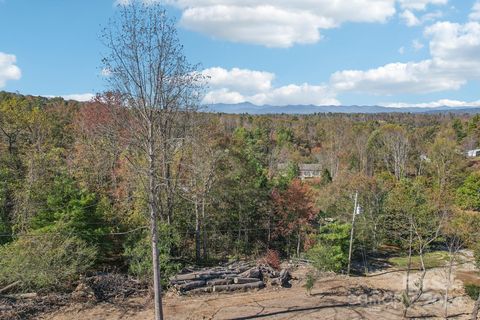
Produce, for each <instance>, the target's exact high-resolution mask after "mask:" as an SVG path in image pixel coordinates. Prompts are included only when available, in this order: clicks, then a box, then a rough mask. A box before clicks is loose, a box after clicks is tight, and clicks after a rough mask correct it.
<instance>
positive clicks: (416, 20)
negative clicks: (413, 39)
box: [399, 10, 443, 27]
mask: <svg viewBox="0 0 480 320" xmlns="http://www.w3.org/2000/svg"><path fill="white" fill-rule="evenodd" d="M399 16H400V18H401V19H402V20H403V21H404V22H405V24H406V25H407V26H408V27H416V26H420V25H422V24H424V23H426V22H431V21H434V20H437V19H439V18H441V17H442V16H443V13H442V12H441V11H434V12H428V13H426V14H424V15H422V16H420V17H417V16H416V15H415V13H413V12H412V11H411V10H405V11H403V12H402V13H401V14H400V15H399Z"/></svg>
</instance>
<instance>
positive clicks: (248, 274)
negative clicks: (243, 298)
mask: <svg viewBox="0 0 480 320" xmlns="http://www.w3.org/2000/svg"><path fill="white" fill-rule="evenodd" d="M240 277H242V278H258V279H261V277H262V272H261V271H260V269H259V268H257V267H255V268H251V269H249V270H247V271H245V272H243V273H241V274H240Z"/></svg>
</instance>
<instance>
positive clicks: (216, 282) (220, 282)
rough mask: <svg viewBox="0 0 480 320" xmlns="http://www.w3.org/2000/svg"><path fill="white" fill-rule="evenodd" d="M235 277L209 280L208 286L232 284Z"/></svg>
mask: <svg viewBox="0 0 480 320" xmlns="http://www.w3.org/2000/svg"><path fill="white" fill-rule="evenodd" d="M232 283H233V279H213V280H209V281H207V286H219V285H227V284H232Z"/></svg>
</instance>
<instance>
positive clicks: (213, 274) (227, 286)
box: [170, 262, 291, 294]
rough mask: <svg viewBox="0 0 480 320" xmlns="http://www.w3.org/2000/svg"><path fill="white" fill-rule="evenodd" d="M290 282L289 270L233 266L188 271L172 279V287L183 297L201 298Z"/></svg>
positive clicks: (259, 266)
mask: <svg viewBox="0 0 480 320" xmlns="http://www.w3.org/2000/svg"><path fill="white" fill-rule="evenodd" d="M290 280H291V276H290V273H289V272H288V271H287V270H282V271H280V272H278V271H276V270H274V269H273V268H271V267H270V266H268V265H256V266H253V265H252V264H251V263H247V262H233V263H230V264H227V265H224V266H219V267H214V268H210V269H202V270H196V271H194V270H185V272H184V273H181V274H178V275H176V276H175V277H172V278H171V279H170V285H171V286H172V288H173V289H174V290H175V291H176V292H177V293H179V294H199V293H209V292H230V291H246V290H251V289H262V288H264V287H265V285H266V284H271V285H276V286H289V281H290Z"/></svg>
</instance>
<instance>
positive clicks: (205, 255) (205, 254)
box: [202, 197, 208, 261]
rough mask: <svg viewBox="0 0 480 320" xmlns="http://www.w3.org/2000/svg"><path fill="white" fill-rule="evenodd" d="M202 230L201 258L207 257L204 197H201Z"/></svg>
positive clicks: (205, 258)
mask: <svg viewBox="0 0 480 320" xmlns="http://www.w3.org/2000/svg"><path fill="white" fill-rule="evenodd" d="M202 222H203V223H202V231H203V260H205V261H206V260H207V259H208V243H207V229H206V217H205V197H203V198H202Z"/></svg>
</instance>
